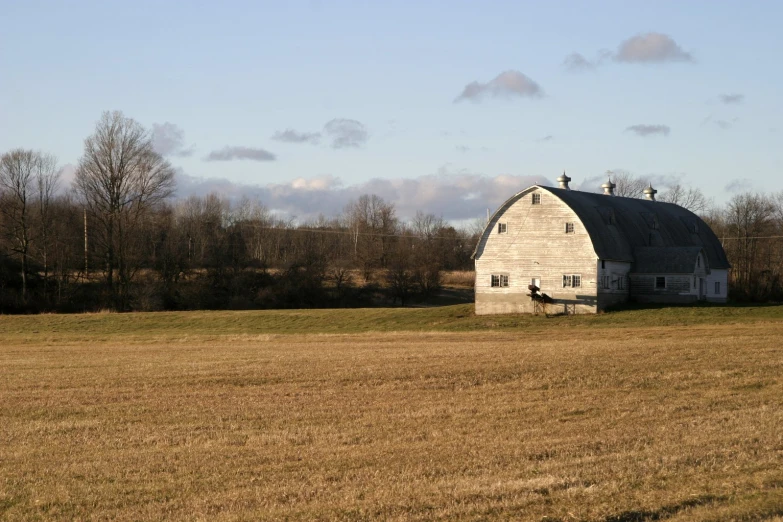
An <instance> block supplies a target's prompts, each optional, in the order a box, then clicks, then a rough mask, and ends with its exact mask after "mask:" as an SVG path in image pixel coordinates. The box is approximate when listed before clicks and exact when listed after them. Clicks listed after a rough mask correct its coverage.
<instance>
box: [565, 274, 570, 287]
mask: <svg viewBox="0 0 783 522" xmlns="http://www.w3.org/2000/svg"><path fill="white" fill-rule="evenodd" d="M569 286H571V276H570V275H564V276H563V288H568V287H569Z"/></svg>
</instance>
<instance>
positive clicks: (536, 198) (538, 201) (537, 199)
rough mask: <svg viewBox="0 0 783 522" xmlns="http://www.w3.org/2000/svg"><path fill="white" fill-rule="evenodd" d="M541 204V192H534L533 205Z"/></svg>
mask: <svg viewBox="0 0 783 522" xmlns="http://www.w3.org/2000/svg"><path fill="white" fill-rule="evenodd" d="M540 204H541V194H533V205H540Z"/></svg>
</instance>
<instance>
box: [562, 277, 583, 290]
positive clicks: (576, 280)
mask: <svg viewBox="0 0 783 522" xmlns="http://www.w3.org/2000/svg"><path fill="white" fill-rule="evenodd" d="M580 286H582V276H581V275H579V274H571V275H564V276H563V288H578V287H580Z"/></svg>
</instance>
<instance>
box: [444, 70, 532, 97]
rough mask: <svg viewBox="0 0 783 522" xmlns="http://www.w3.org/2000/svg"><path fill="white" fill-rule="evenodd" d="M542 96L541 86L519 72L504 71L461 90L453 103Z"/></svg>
mask: <svg viewBox="0 0 783 522" xmlns="http://www.w3.org/2000/svg"><path fill="white" fill-rule="evenodd" d="M543 95H544V91H543V90H542V89H541V86H540V85H538V84H537V83H536V82H534V81H533V80H532V79H530V78H529V77H528V76H526V75H524V74H522V73H521V72H519V71H505V72H502V73H500V74H498V75H497V76H496V77H495V78H493V79H492V80H490V81H489V82H487V83H480V82H471V83H469V84H467V85H466V86H465V88H464V89H463V90H462V94H460V95H459V96H457V98H456V99H455V100H454V102H455V103H456V102H460V101H462V100H471V101H474V102H478V101H481V100H483V99H484V98H486V97H492V98H514V97H526V98H540V97H541V96H543Z"/></svg>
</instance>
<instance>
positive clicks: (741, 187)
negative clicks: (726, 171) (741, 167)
mask: <svg viewBox="0 0 783 522" xmlns="http://www.w3.org/2000/svg"><path fill="white" fill-rule="evenodd" d="M724 190H725V191H726V192H730V193H732V194H737V193H739V192H747V191H750V190H753V180H751V179H748V178H737V179H733V180H731V181H729V182H728V183H727V184H726V186H725V187H724Z"/></svg>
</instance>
